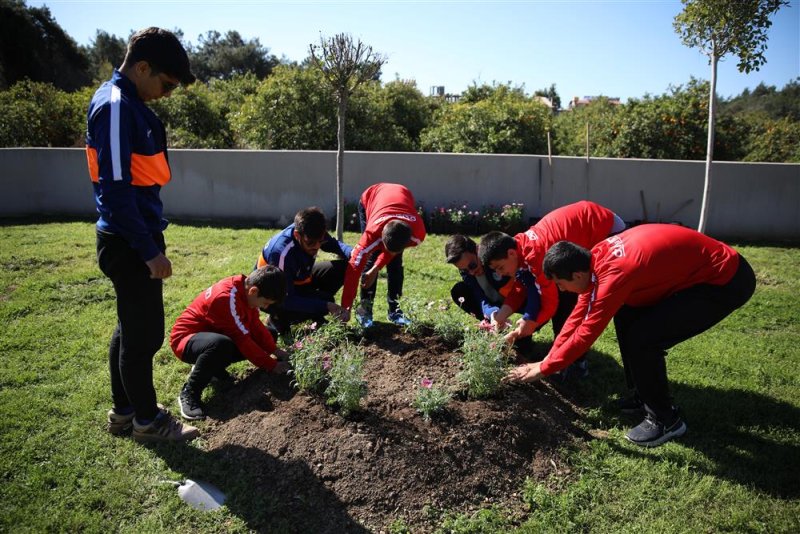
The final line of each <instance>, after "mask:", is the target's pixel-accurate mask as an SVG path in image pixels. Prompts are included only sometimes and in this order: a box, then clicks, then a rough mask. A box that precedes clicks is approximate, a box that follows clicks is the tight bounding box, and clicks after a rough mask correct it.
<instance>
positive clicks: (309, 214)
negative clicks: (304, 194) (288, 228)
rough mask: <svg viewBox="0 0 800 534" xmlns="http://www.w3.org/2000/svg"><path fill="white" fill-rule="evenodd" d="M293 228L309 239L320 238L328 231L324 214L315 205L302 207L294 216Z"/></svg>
mask: <svg viewBox="0 0 800 534" xmlns="http://www.w3.org/2000/svg"><path fill="white" fill-rule="evenodd" d="M294 229H295V230H297V233H298V234H300V235H302V236H305V237H307V238H309V239H322V238H323V237H325V232H327V231H328V224H327V222H326V221H325V214H324V213H322V210H321V209H319V208H318V207H316V206H311V207H310V208H303V209H301V210H300V211H298V212H297V214H296V215H295V216H294Z"/></svg>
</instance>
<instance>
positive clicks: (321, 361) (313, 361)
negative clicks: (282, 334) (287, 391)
mask: <svg viewBox="0 0 800 534" xmlns="http://www.w3.org/2000/svg"><path fill="white" fill-rule="evenodd" d="M292 349H293V352H292V354H291V356H290V357H289V363H291V365H292V370H291V371H290V373H291V374H292V375H293V376H294V379H293V381H292V382H293V383H294V385H295V386H296V387H297V389H299V390H300V391H306V392H313V391H318V390H319V389H320V386H321V384H322V382H323V380H325V378H326V376H327V373H326V369H325V365H326V364H325V362H326V358H327V359H328V360H330V355H329V353H327V352H326V351H325V346H324V343H323V342H322V339H321V338H318V337H314V336H313V335H307V336H305V337H303V338H302V339H300V340H298V341H295V342H294V343H293V344H292Z"/></svg>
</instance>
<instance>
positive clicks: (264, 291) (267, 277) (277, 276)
mask: <svg viewBox="0 0 800 534" xmlns="http://www.w3.org/2000/svg"><path fill="white" fill-rule="evenodd" d="M245 287H248V288H250V287H257V288H258V296H259V297H261V298H265V299H270V300H273V301H275V304H280V303H281V302H283V299H284V298H286V275H285V274H284V272H283V271H281V270H280V269H279V268H278V267H276V266H274V265H265V266H263V267H261V268H260V269H256V270H255V271H253V272H252V273H250V276H248V277H247V280H245Z"/></svg>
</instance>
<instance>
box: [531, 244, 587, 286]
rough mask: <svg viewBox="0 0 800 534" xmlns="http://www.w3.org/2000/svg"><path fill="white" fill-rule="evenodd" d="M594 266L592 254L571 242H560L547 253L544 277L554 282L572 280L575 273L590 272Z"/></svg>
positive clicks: (543, 266)
mask: <svg viewBox="0 0 800 534" xmlns="http://www.w3.org/2000/svg"><path fill="white" fill-rule="evenodd" d="M591 264H592V253H591V252H590V251H588V250H587V249H585V248H583V247H582V246H580V245H576V244H575V243H570V242H569V241H559V242H558V243H556V244H555V245H553V246H552V247H550V249H549V250H548V251H547V254H545V255H544V260H542V269H543V270H544V275H545V276H546V277H547V278H548V279H550V280H552V279H553V278H559V279H561V280H572V275H573V274H574V273H582V272H588V271H589V269H590V267H591Z"/></svg>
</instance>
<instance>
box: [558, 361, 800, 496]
mask: <svg viewBox="0 0 800 534" xmlns="http://www.w3.org/2000/svg"><path fill="white" fill-rule="evenodd" d="M589 361H590V369H591V371H590V376H589V378H588V379H587V380H582V381H579V382H575V381H573V382H567V383H565V384H560V383H557V382H555V383H554V385H555V386H556V387H557V388H558V389H559V390H561V391H562V392H564V393H565V394H566V395H568V396H570V397H572V399H573V400H574V401H575V402H577V403H578V404H579V405H582V406H584V407H586V408H599V409H600V412H601V415H602V417H603V418H604V419H605V420H606V421H611V422H613V423H614V424H615V425H618V426H620V427H622V428H625V429H627V428H629V427H632V426H635V425H636V424H638V423H639V421H640V420H641V417H637V416H627V415H623V414H620V413H619V412H618V411H617V410H616V408H615V407H614V405H613V400H614V398H615V397H617V396H619V395H621V394H625V393H626V387H625V379H624V373H623V370H622V367H621V365H620V364H619V363H618V362H617V360H616V359H614V358H612V357H611V356H609V355H607V354H604V353H601V352H597V351H594V350H592V351H590V352H589ZM670 389H671V393H672V395H673V398H674V400H675V403H676V404H677V405H679V406H680V408H681V412H682V415H683V418H684V420H685V421H686V424H687V426H688V427H689V431H688V432H687V433H686V434H685V435H684V436H683V437H681V438H680V443H681V444H682V445H684V446H687V447H691V448H693V449H695V450H697V451H698V452H700V453H702V454H703V455H704V456H705V457H706V458H707V459H708V461H709V463H708V464H706V465H701V466H698V469H700V470H704V471H705V472H706V473H707V474H709V475H712V476H716V477H720V478H724V479H727V480H730V481H731V482H735V483H738V484H743V485H745V486H751V487H754V488H757V489H758V490H761V491H763V492H766V493H768V494H770V495H772V496H774V497H778V498H783V499H794V498H797V497H798V496H800V477H798V473H800V446H799V445H797V441H798V436H800V409H798V408H797V407H795V406H792V405H791V404H788V403H786V402H783V401H781V400H776V399H774V398H770V397H768V396H766V395H763V394H760V393H756V392H753V391H746V390H740V389H722V388H718V387H713V386H698V385H693V384H685V383H677V384H676V383H674V382H671V383H670ZM616 448H617V449H618V450H619V451H620V452H622V453H623V454H628V455H635V454H640V455H641V456H642V457H643V458H650V459H652V460H653V461H658V457H657V456H653V455H650V454H648V453H646V451H645V450H644V449H638V448H636V447H635V446H633V445H630V446H628V445H618V446H616Z"/></svg>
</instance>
